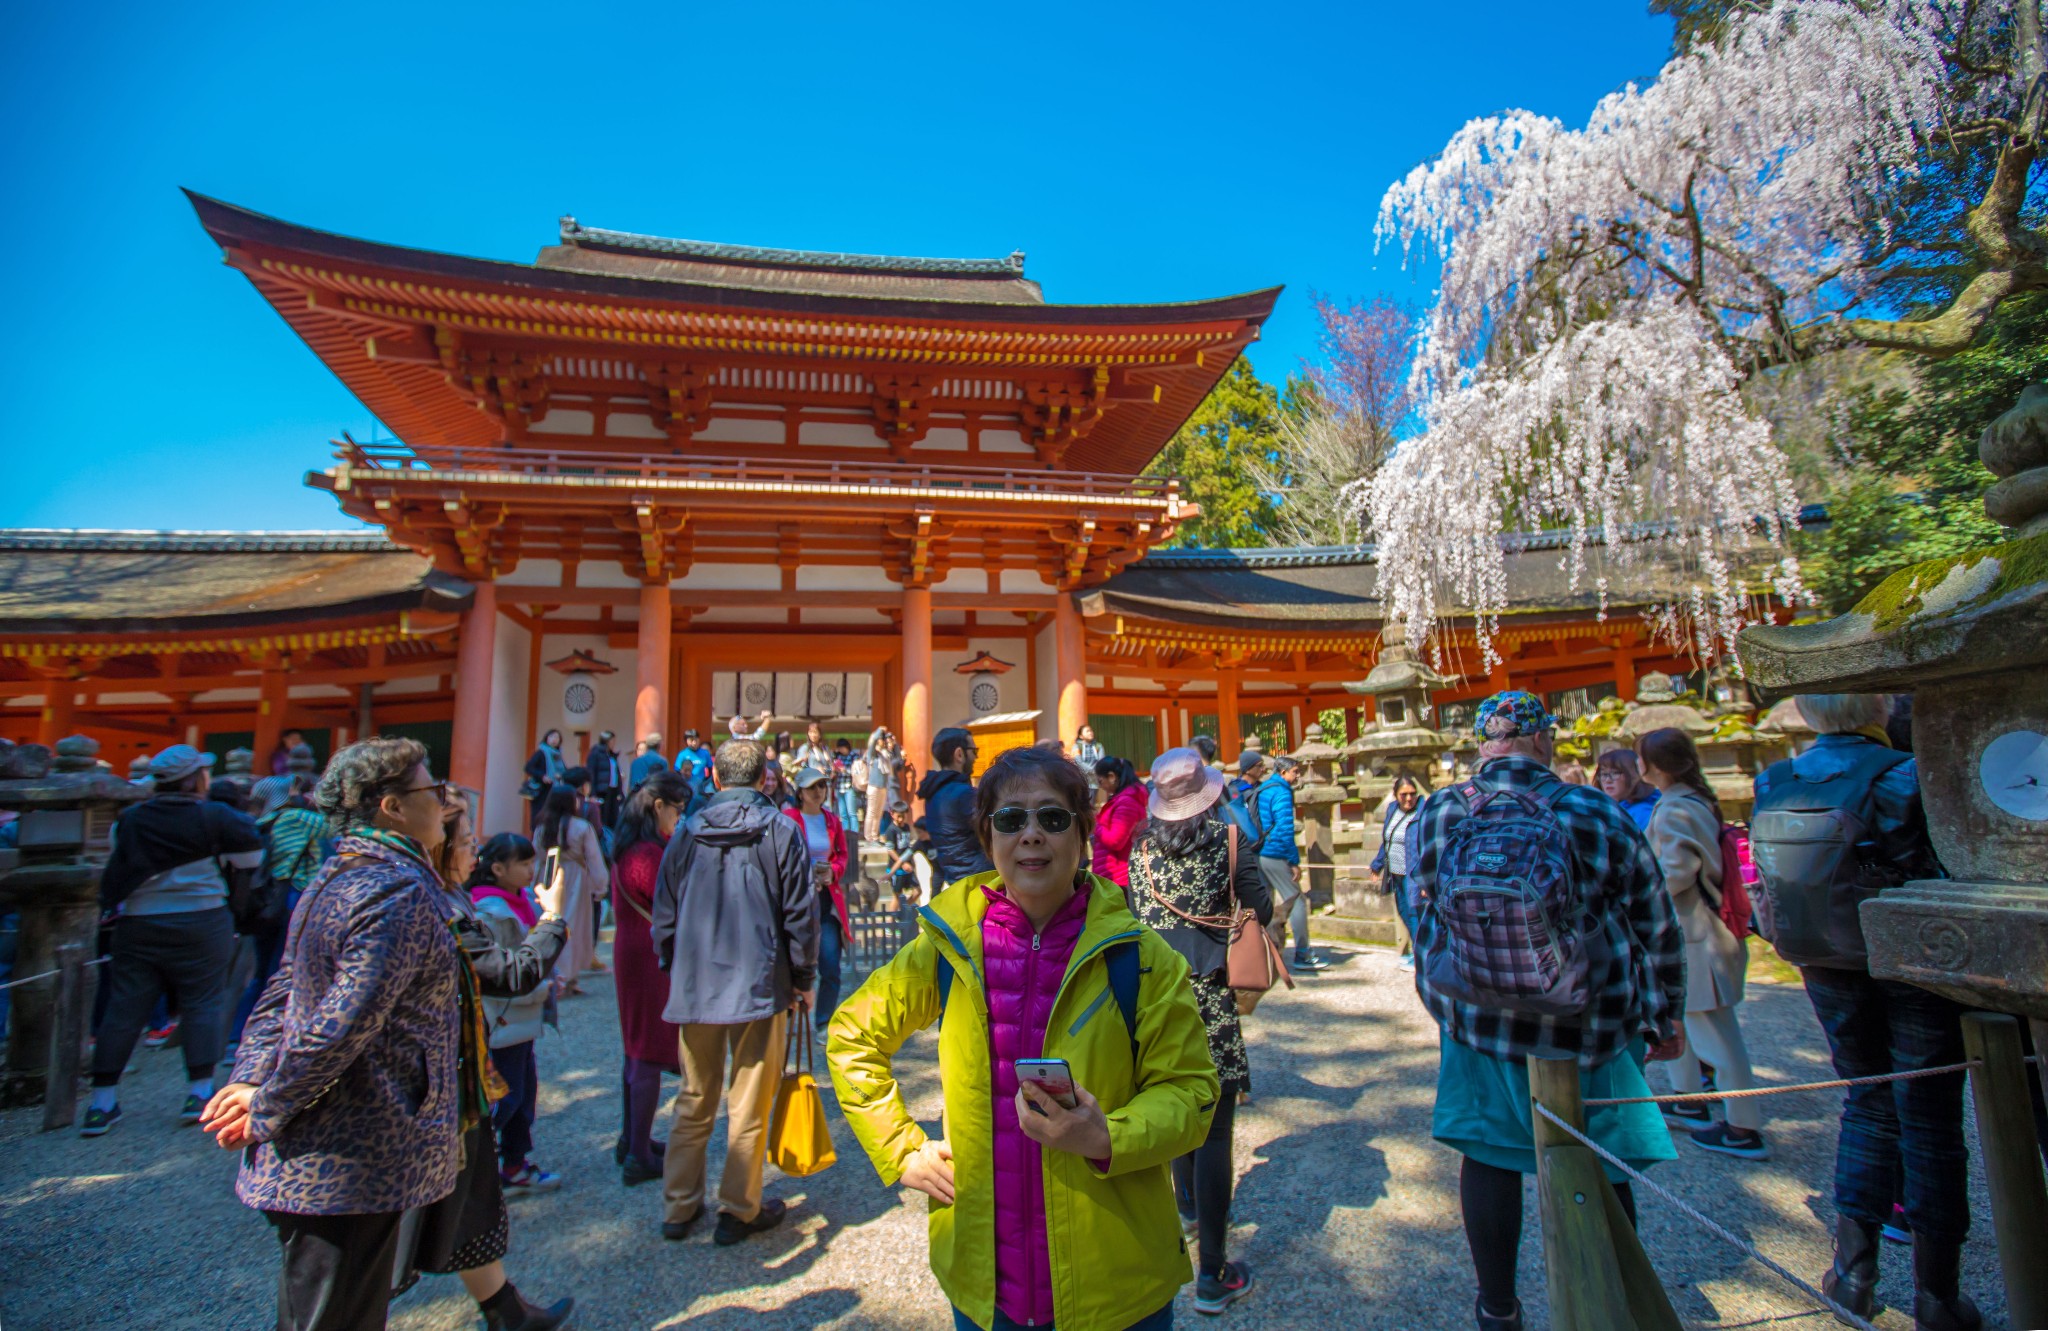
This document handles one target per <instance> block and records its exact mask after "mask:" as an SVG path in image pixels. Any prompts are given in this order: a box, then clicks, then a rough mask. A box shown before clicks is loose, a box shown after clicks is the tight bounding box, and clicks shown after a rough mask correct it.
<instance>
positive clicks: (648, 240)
mask: <svg viewBox="0 0 2048 1331" xmlns="http://www.w3.org/2000/svg"><path fill="white" fill-rule="evenodd" d="M561 229H562V243H563V244H564V245H574V246H576V247H577V248H579V249H605V250H623V251H626V252H628V253H633V254H660V255H665V256H668V257H671V258H687V259H701V260H705V261H707V262H711V263H731V264H748V265H757V266H765V267H771V268H824V269H831V270H835V271H854V272H881V273H944V274H947V275H948V276H953V277H1001V278H1016V277H1022V276H1024V251H1022V250H1012V251H1011V252H1010V253H1009V254H1008V255H1007V256H1005V257H1003V258H1000V259H934V258H920V257H917V256H914V255H895V254H845V253H837V252H834V251H831V250H784V249H775V248H772V247H769V246H764V245H727V244H721V243H718V242H716V241H708V240H682V239H678V238H673V237H669V236H650V235H645V234H642V233H640V232H636V231H608V230H606V229H604V228H603V227H594V226H584V225H583V224H582V223H580V222H578V221H577V220H576V219H575V218H574V217H564V218H563V219H562V224H561Z"/></svg>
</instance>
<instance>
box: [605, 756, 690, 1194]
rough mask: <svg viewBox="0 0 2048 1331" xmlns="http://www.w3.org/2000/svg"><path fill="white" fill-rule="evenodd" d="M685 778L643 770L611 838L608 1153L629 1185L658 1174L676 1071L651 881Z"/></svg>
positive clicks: (685, 797) (678, 818)
mask: <svg viewBox="0 0 2048 1331" xmlns="http://www.w3.org/2000/svg"><path fill="white" fill-rule="evenodd" d="M690 793H691V792H690V779H689V778H688V777H686V776H684V775H683V774H682V773H681V772H678V771H675V770H673V769H672V768H667V767H664V768H661V769H660V770H658V771H656V772H654V773H652V774H650V775H649V776H648V778H647V780H646V781H644V782H642V783H641V784H640V787H639V789H637V790H635V791H634V792H633V793H632V794H631V795H629V796H627V798H626V803H625V807H624V808H623V809H622V810H620V813H619V830H618V833H617V835H616V837H615V838H614V840H613V842H612V847H613V851H614V853H615V854H616V855H617V858H618V863H617V865H616V866H615V867H614V868H613V870H612V983H613V986H614V991H615V993H616V994H617V997H618V1000H619V1043H620V1044H621V1045H622V1046H624V1049H625V1055H626V1062H625V1067H624V1069H623V1070H622V1071H621V1073H620V1075H619V1081H620V1085H621V1088H622V1090H623V1091H624V1101H625V1103H624V1111H623V1114H622V1116H621V1121H620V1127H619V1140H618V1142H617V1144H616V1145H614V1146H613V1148H612V1160H613V1162H614V1163H615V1164H617V1165H618V1166H619V1169H620V1174H619V1180H620V1182H622V1183H624V1184H625V1185H626V1186H627V1187H629V1188H632V1187H637V1186H639V1185H640V1184H642V1183H646V1182H648V1181H649V1180H651V1179H658V1178H660V1177H661V1160H662V1153H663V1151H664V1150H665V1149H666V1148H665V1144H664V1143H663V1142H660V1141H657V1140H655V1137H654V1115H655V1111H656V1110H658V1109H659V1108H660V1107H661V1074H662V1073H664V1072H666V1073H668V1074H669V1075H670V1076H675V1075H677V1074H678V1073H679V1072H680V1071H681V1065H680V1063H679V1061H678V1060H679V1055H678V1053H677V1050H678V1047H679V1046H678V1045H677V1044H676V1039H677V1037H678V1035H679V1034H680V1033H681V1032H680V1031H679V1029H678V1028H677V1027H676V1026H675V1024H674V1023H672V1022H668V1021H664V1020H662V1016H661V1010H662V1008H663V1007H664V1006H665V1005H666V1004H667V1003H668V976H666V975H664V974H663V973H662V970H661V963H660V962H659V961H657V960H656V959H655V956H654V934H653V925H654V887H655V882H656V880H657V879H659V878H660V876H661V852H662V851H663V850H665V849H667V848H668V839H669V838H670V837H672V836H674V835H675V832H676V828H677V826H679V825H680V824H681V823H682V821H683V810H684V809H686V808H688V807H689V804H690Z"/></svg>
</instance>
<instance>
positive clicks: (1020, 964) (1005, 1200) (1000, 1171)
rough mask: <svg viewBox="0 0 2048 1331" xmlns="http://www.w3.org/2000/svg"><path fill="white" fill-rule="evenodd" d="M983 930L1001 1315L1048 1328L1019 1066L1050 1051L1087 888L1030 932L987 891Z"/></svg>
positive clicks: (1045, 1260)
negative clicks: (1049, 1032)
mask: <svg viewBox="0 0 2048 1331" xmlns="http://www.w3.org/2000/svg"><path fill="white" fill-rule="evenodd" d="M981 890H982V893H983V895H985V896H986V897H987V898H988V915H987V916H986V917H985V918H984V919H983V920H982V922H981V952H982V966H983V969H984V971H985V973H986V975H987V983H988V1012H989V1045H990V1051H991V1056H992V1057H993V1058H994V1059H995V1095H996V1103H995V1123H996V1159H995V1165H996V1307H998V1308H1000V1309H1002V1311H1003V1313H1004V1315H1006V1316H1007V1317H1009V1319H1010V1320H1011V1321H1013V1322H1018V1323H1021V1324H1022V1325H1024V1326H1047V1325H1050V1324H1051V1322H1052V1250H1051V1248H1050V1246H1049V1245H1048V1243H1047V1241H1046V1236H1045V1174H1044V1173H1043V1168H1042V1166H1041V1164H1040V1161H1039V1152H1040V1151H1041V1150H1042V1149H1044V1148H1042V1147H1041V1146H1039V1144H1038V1143H1037V1142H1035V1141H1032V1140H1031V1139H1030V1138H1029V1137H1027V1136H1025V1135H1024V1130H1023V1129H1022V1128H1020V1127H1018V1126H1017V1072H1016V1066H1015V1065H1016V1061H1017V1060H1018V1059H1020V1058H1037V1057H1039V1056H1040V1055H1042V1054H1043V1053H1044V1052H1045V1026H1046V1022H1047V1021H1049V1020H1050V1019H1051V1017H1052V1004H1053V1000H1054V999H1055V998H1057V997H1058V996H1059V992H1060V981H1061V980H1062V979H1063V978H1065V976H1066V973H1067V962H1068V960H1069V959H1070V958H1071V957H1072V956H1073V954H1074V944H1075V942H1077V941H1078V940H1079V939H1080V937H1081V928H1082V926H1083V925H1084V924H1085V923H1086V922H1087V915H1088V889H1087V888H1083V889H1082V890H1081V891H1079V892H1076V893H1075V894H1074V896H1073V898H1072V899H1071V900H1070V901H1068V902H1067V904H1066V905H1064V906H1062V907H1060V909H1059V913H1058V914H1056V915H1054V916H1053V917H1052V919H1051V920H1050V921H1049V922H1048V923H1047V924H1046V926H1045V930H1044V932H1043V933H1037V932H1034V931H1033V929H1032V927H1031V921H1030V920H1029V919H1027V918H1026V917H1025V915H1024V912H1023V911H1021V910H1019V909H1018V908H1017V906H1016V903H1014V902H1012V901H1011V900H1010V899H1009V898H1008V897H1006V896H1004V895H1002V893H1000V892H998V891H996V890H995V889H993V888H991V887H984V888H982V889H981Z"/></svg>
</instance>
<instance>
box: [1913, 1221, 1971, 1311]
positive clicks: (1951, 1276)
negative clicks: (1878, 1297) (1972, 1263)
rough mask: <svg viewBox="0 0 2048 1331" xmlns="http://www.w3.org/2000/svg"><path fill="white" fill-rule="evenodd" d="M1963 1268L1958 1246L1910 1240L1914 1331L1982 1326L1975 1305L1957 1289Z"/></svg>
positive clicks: (1961, 1253)
mask: <svg viewBox="0 0 2048 1331" xmlns="http://www.w3.org/2000/svg"><path fill="white" fill-rule="evenodd" d="M1962 1265H1963V1248H1962V1245H1961V1244H1959V1243H1935V1242H1932V1241H1930V1240H1928V1239H1924V1238H1921V1237H1920V1236H1919V1235H1918V1234H1915V1235H1914V1236H1913V1326H1914V1327H1915V1331H1977V1328H1978V1327H1980V1326H1982V1325H1983V1324H1984V1318H1983V1316H1982V1314H1980V1313H1979V1312H1978V1311H1977V1305H1976V1304H1974V1303H1972V1302H1970V1300H1969V1298H1968V1296H1966V1295H1964V1294H1963V1293H1961V1292H1960V1291H1959V1290H1958V1289H1957V1288H1956V1282H1957V1278H1958V1276H1959V1275H1960V1274H1961V1271H1962Z"/></svg>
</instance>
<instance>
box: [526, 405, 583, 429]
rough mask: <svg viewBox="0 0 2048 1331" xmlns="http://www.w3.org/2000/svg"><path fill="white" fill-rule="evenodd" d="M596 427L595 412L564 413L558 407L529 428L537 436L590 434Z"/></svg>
mask: <svg viewBox="0 0 2048 1331" xmlns="http://www.w3.org/2000/svg"><path fill="white" fill-rule="evenodd" d="M596 425H597V415H596V413H594V412H589V411H564V410H562V409H561V408H560V407H557V408H555V409H554V410H552V411H550V412H549V413H548V414H547V415H545V416H543V417H541V418H540V419H539V420H537V421H535V422H534V423H533V424H532V425H531V426H529V427H528V428H529V429H531V430H532V431H533V432H534V433H535V434H589V433H590V432H591V430H592V429H594V428H595V427H596Z"/></svg>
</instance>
